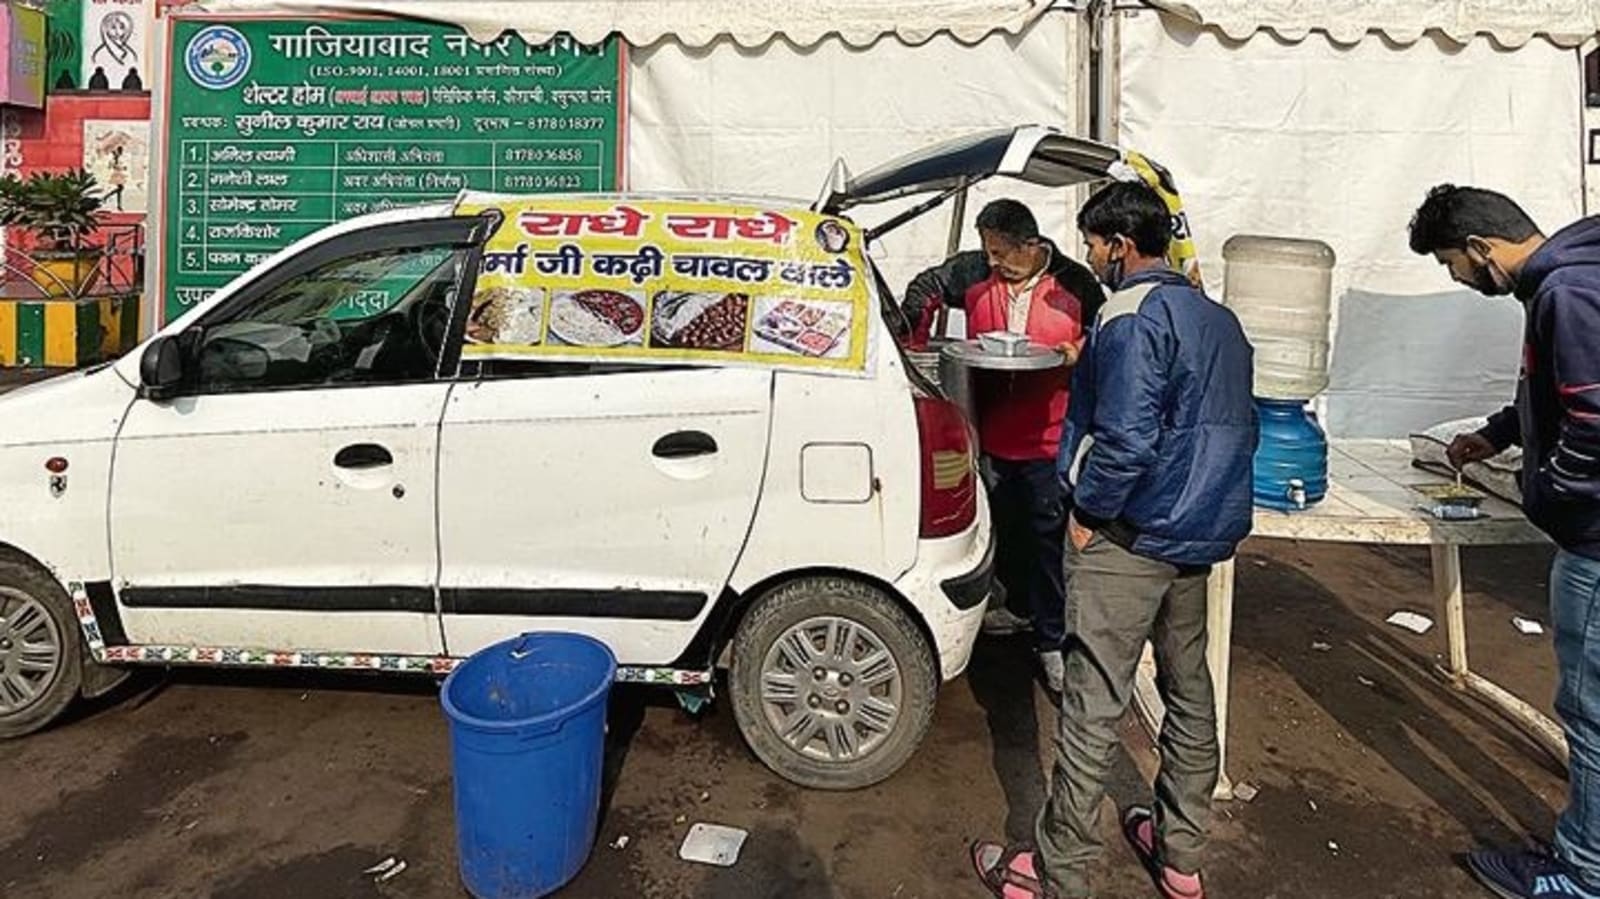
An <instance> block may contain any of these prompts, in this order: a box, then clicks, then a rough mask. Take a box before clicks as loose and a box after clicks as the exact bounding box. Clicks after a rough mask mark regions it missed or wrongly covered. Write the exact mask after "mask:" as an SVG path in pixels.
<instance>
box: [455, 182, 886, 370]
mask: <svg viewBox="0 0 1600 899" xmlns="http://www.w3.org/2000/svg"><path fill="white" fill-rule="evenodd" d="M487 210H497V211H498V212H499V213H500V214H501V215H503V216H504V221H503V222H502V223H501V225H500V227H499V229H498V230H497V231H496V232H495V234H494V236H493V237H491V238H490V240H489V242H488V244H487V246H486V247H485V252H484V261H483V270H482V272H481V273H480V274H479V276H478V286H477V290H476V291H475V293H474V296H473V301H472V311H471V314H470V317H469V319H468V323H467V341H466V347H465V350H464V356H465V357H466V358H468V359H485V358H529V357H533V358H548V359H561V358H565V359H574V360H579V359H581V360H587V361H607V362H610V361H615V362H643V363H652V362H656V363H663V364H682V363H684V362H705V363H712V364H720V365H729V364H732V365H740V364H744V365H763V366H769V367H777V368H793V369H801V370H806V371H831V372H837V373H844V374H856V375H860V374H863V373H865V372H867V371H868V370H869V366H868V361H869V359H870V351H871V347H870V342H871V335H872V333H873V329H872V328H871V327H870V324H871V320H872V319H871V316H872V314H873V312H872V308H871V300H870V298H871V291H870V290H869V285H868V278H869V277H870V269H869V268H868V267H867V263H866V259H865V257H864V256H863V255H862V236H861V231H860V229H858V228H857V227H856V226H855V225H854V224H852V223H851V222H849V221H848V220H845V219H840V218H835V217H832V216H825V215H818V214H816V213H813V212H810V211H808V210H804V209H795V208H785V207H777V206H774V207H764V206H763V207H756V206H738V205H723V204H712V203H699V202H681V201H653V200H628V199H611V198H608V199H574V198H539V197H515V198H512V197H494V196H481V195H468V196H466V197H464V198H463V199H462V201H461V203H460V204H459V206H458V212H459V213H461V214H468V215H470V214H477V213H481V212H484V211H487Z"/></svg>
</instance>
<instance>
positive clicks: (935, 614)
mask: <svg viewBox="0 0 1600 899" xmlns="http://www.w3.org/2000/svg"><path fill="white" fill-rule="evenodd" d="M993 585H994V540H993V534H992V533H991V531H990V525H989V509H988V507H987V503H982V502H981V500H980V506H979V509H978V523H977V524H975V525H973V526H972V527H971V528H970V529H968V530H967V531H966V532H965V533H962V534H958V535H957V536H954V537H946V538H943V539H939V540H923V541H921V542H920V543H919V544H918V547H917V564H916V566H915V567H913V568H912V569H911V570H910V571H908V572H906V574H905V575H904V576H903V577H901V578H900V579H899V580H898V581H896V582H895V587H896V588H898V589H899V590H900V592H901V594H902V595H904V596H905V597H906V598H907V599H909V600H910V601H911V603H912V605H914V606H916V608H917V610H918V611H919V612H921V613H922V618H923V621H924V622H925V623H926V624H927V626H928V630H929V631H930V632H931V633H932V634H933V642H934V648H935V651H936V652H937V653H938V656H939V673H940V676H941V677H943V678H944V679H945V680H947V681H948V680H953V679H955V678H957V677H960V676H961V674H962V672H964V671H966V670H967V663H968V662H970V661H971V660H972V647H973V644H974V643H976V642H977V639H978V630H979V629H980V628H981V627H982V626H983V613H984V609H985V607H986V605H987V600H988V599H989V594H990V592H991V591H992V589H993Z"/></svg>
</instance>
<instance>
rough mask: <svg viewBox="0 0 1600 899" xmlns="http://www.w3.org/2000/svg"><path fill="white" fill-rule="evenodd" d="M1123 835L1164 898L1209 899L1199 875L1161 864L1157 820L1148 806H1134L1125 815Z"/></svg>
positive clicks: (1123, 817) (1123, 818)
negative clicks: (1157, 844) (1185, 872)
mask: <svg viewBox="0 0 1600 899" xmlns="http://www.w3.org/2000/svg"><path fill="white" fill-rule="evenodd" d="M1122 835H1123V837H1125V838H1126V839H1127V841H1128V845H1129V846H1132V847H1133V854H1134V855H1137V856H1138V857H1139V863H1140V864H1141V865H1143V866H1144V869H1145V872H1146V873H1148V874H1149V875H1150V879H1151V881H1153V882H1154V883H1155V885H1156V892H1157V893H1160V894H1161V897H1162V899H1206V891H1205V887H1204V886H1202V885H1201V883H1200V875H1199V874H1184V873H1183V872H1181V871H1179V870H1178V869H1177V868H1172V867H1168V866H1167V865H1163V864H1162V863H1161V859H1160V858H1158V857H1157V853H1156V819H1155V815H1154V814H1153V813H1152V812H1151V811H1150V810H1149V809H1147V808H1144V807H1142V806H1134V807H1133V808H1130V809H1128V811H1127V812H1126V813H1125V814H1124V815H1123V816H1122Z"/></svg>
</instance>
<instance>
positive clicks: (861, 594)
mask: <svg viewBox="0 0 1600 899" xmlns="http://www.w3.org/2000/svg"><path fill="white" fill-rule="evenodd" d="M730 683H731V692H732V694H733V697H732V698H733V713H734V718H735V719H736V720H737V722H738V724H739V730H740V732H741V733H742V734H743V735H744V738H745V742H747V743H748V744H749V745H750V749H751V751H752V752H754V753H755V754H756V757H757V758H759V759H761V761H762V762H764V763H765V764H766V765H767V767H769V768H771V769H772V770H773V771H776V772H777V773H778V774H780V775H782V776H783V777H784V778H785V779H787V780H790V781H793V782H794V783H797V784H799V785H801V786H804V787H810V788H813V789H819V790H855V789H860V788H862V787H868V786H871V785H873V784H875V783H878V782H880V781H882V780H884V779H886V778H888V777H889V776H890V775H892V774H894V773H895V772H896V771H898V770H900V767H901V766H902V765H904V764H905V763H906V761H907V760H908V759H909V758H911V755H912V753H914V752H915V751H916V749H917V745H918V744H919V743H921V742H922V738H923V736H924V735H926V734H927V732H928V725H929V724H930V723H932V721H933V707H934V700H935V697H936V694H937V692H938V688H939V677H938V670H937V668H936V667H935V663H934V657H933V652H932V649H931V647H930V646H929V644H928V640H927V638H926V637H925V636H923V633H922V631H920V630H919V629H918V628H917V626H916V623H915V622H913V621H912V619H911V617H910V616H909V615H907V614H906V612H905V611H904V610H903V609H901V608H900V606H899V605H897V604H896V603H895V602H894V600H892V599H890V598H889V597H888V596H887V595H885V594H884V593H883V591H881V590H879V589H877V588H875V587H871V586H868V585H866V584H862V583H858V582H856V581H851V580H847V579H844V578H838V577H812V578H804V579H801V580H796V581H792V582H790V583H787V584H784V585H782V586H780V587H778V588H776V589H774V590H773V591H772V592H770V593H768V594H766V595H765V596H762V597H761V598H760V599H758V600H757V601H756V602H755V604H754V606H753V607H752V608H751V609H750V612H749V614H747V615H746V616H745V617H744V620H743V621H741V622H740V623H739V628H738V631H737V632H736V633H735V635H734V640H733V662H732V668H731V673H730Z"/></svg>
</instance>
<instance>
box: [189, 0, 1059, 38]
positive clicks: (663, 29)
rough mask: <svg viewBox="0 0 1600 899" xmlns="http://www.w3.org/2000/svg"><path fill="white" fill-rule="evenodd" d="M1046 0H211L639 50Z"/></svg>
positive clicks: (933, 17)
mask: <svg viewBox="0 0 1600 899" xmlns="http://www.w3.org/2000/svg"><path fill="white" fill-rule="evenodd" d="M1050 5H1051V0H331V2H326V0H215V2H206V3H204V6H205V8H206V9H208V10H210V11H212V12H281V13H290V14H296V15H309V14H314V13H315V14H330V13H367V14H379V15H396V16H411V17H414V18H419V19H430V20H433V21H440V22H450V23H453V24H456V25H460V26H461V27H462V28H465V29H466V30H467V32H468V33H469V34H471V35H472V36H473V37H474V38H476V39H478V40H488V39H491V38H494V37H496V36H498V35H500V34H501V33H502V32H504V31H505V30H506V29H508V28H509V29H512V30H514V31H517V32H520V33H521V34H522V35H523V36H524V37H526V38H527V39H528V40H530V41H533V42H535V43H542V42H544V41H547V40H549V39H550V38H552V37H554V36H555V35H557V34H559V33H561V32H566V33H568V34H571V35H572V36H574V37H576V38H577V39H578V40H580V41H583V42H585V43H598V42H600V41H602V40H604V39H605V38H607V37H608V36H610V35H612V34H621V35H622V36H623V38H625V39H626V40H627V42H628V43H630V44H632V45H633V46H635V47H645V46H649V45H651V44H654V43H656V42H658V41H661V40H663V39H667V38H671V39H674V40H676V41H677V42H679V43H681V44H684V45H687V46H690V47H701V46H705V45H707V44H710V43H712V42H713V41H715V40H717V39H718V38H720V37H723V36H728V37H731V38H732V39H733V40H734V41H735V42H736V43H738V44H740V45H743V46H746V47H758V46H761V45H763V44H765V43H767V42H768V41H770V40H772V39H773V38H775V37H779V36H782V37H783V38H785V39H787V40H788V41H789V42H791V43H793V44H794V45H796V46H799V47H809V46H812V45H813V44H816V43H817V42H819V41H821V40H822V39H823V38H825V37H828V36H829V35H838V36H839V37H840V38H841V39H843V40H844V42H845V43H847V44H849V45H851V46H854V47H865V46H868V45H870V44H872V43H874V42H876V41H877V40H878V39H879V38H881V37H883V36H885V35H890V34H892V35H895V36H896V37H898V38H899V39H900V40H901V41H904V42H905V43H908V44H920V43H923V42H925V41H927V40H929V39H930V38H932V37H933V36H934V35H936V34H940V33H942V32H948V33H949V34H951V35H953V36H954V37H955V38H956V39H957V40H959V41H962V42H963V43H969V44H970V43H975V42H977V41H980V40H982V39H983V38H985V37H987V36H988V35H990V34H993V33H994V32H996V31H1004V32H1007V33H1009V34H1017V33H1019V32H1021V31H1022V30H1023V29H1024V28H1026V27H1027V26H1028V24H1029V23H1031V22H1032V21H1034V20H1035V19H1037V18H1038V17H1039V16H1040V15H1042V14H1043V13H1044V11H1045V10H1046V9H1049V8H1050Z"/></svg>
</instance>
